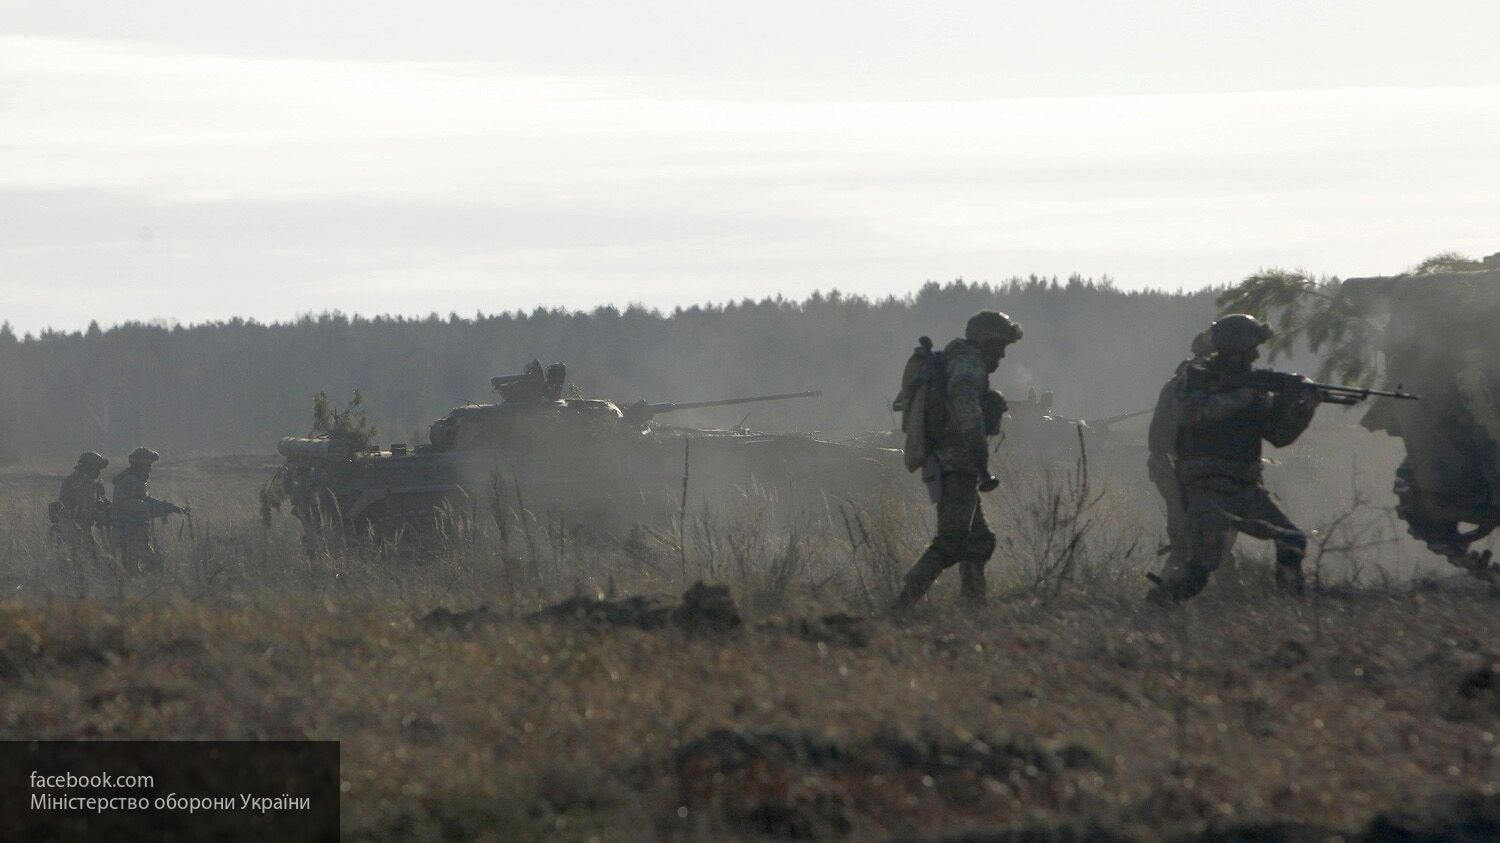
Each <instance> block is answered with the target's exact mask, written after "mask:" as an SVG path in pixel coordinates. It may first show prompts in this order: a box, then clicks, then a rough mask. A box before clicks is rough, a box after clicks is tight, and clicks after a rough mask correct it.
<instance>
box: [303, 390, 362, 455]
mask: <svg viewBox="0 0 1500 843" xmlns="http://www.w3.org/2000/svg"><path fill="white" fill-rule="evenodd" d="M364 404H365V398H364V396H363V395H361V394H360V392H359V390H357V389H356V390H354V397H353V398H350V399H349V403H348V405H347V406H345V407H344V409H343V410H339V409H337V408H335V407H334V406H333V402H332V401H331V400H330V399H329V397H328V393H326V392H322V391H319V392H318V394H317V395H314V396H313V426H312V435H314V436H327V437H328V438H330V439H339V440H342V441H344V442H347V443H349V448H350V450H353V451H363V450H364V449H366V448H368V447H370V443H371V442H373V441H375V434H376V433H377V430H376V428H375V425H373V424H370V419H369V416H368V415H367V414H366V412H365V407H364Z"/></svg>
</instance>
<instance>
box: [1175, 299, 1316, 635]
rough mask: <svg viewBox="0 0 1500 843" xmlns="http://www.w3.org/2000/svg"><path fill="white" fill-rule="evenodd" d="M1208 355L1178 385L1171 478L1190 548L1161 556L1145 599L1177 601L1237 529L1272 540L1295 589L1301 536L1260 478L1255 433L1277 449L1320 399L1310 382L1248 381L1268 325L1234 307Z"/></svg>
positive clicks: (1216, 327) (1285, 584)
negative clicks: (1280, 387) (1258, 384)
mask: <svg viewBox="0 0 1500 843" xmlns="http://www.w3.org/2000/svg"><path fill="white" fill-rule="evenodd" d="M1209 337H1210V340H1211V342H1212V344H1213V349H1214V353H1213V355H1212V356H1210V357H1209V358H1208V359H1207V360H1206V361H1204V362H1203V363H1198V364H1194V365H1191V366H1188V367H1187V369H1185V370H1184V371H1183V373H1182V376H1181V380H1180V383H1179V385H1178V389H1177V422H1178V435H1177V482H1178V484H1179V487H1180V488H1181V489H1182V498H1183V506H1184V509H1185V510H1186V516H1187V526H1186V530H1185V531H1186V534H1187V536H1188V540H1189V551H1188V554H1187V557H1186V559H1185V560H1183V559H1182V558H1181V557H1175V556H1174V557H1173V558H1171V559H1169V560H1168V564H1167V567H1166V569H1165V570H1163V571H1162V575H1161V578H1160V580H1159V582H1158V584H1157V586H1156V587H1155V588H1154V589H1152V591H1151V593H1150V595H1148V599H1149V600H1150V602H1152V603H1154V604H1156V605H1159V606H1172V605H1177V604H1179V603H1181V602H1183V601H1185V600H1187V599H1189V598H1191V597H1192V596H1193V595H1195V594H1197V593H1198V592H1199V591H1202V590H1203V586H1204V585H1206V584H1207V582H1208V577H1209V575H1210V574H1211V573H1213V570H1214V569H1215V568H1216V567H1218V564H1219V561H1220V560H1221V559H1222V558H1223V557H1224V555H1225V553H1226V552H1228V550H1229V547H1230V546H1231V545H1232V543H1233V542H1234V537H1235V533H1236V532H1239V533H1244V534H1245V535H1248V536H1253V537H1255V538H1260V539H1269V540H1271V541H1272V542H1274V543H1275V544H1276V583H1277V585H1279V586H1280V587H1281V588H1283V589H1285V590H1286V591H1288V592H1291V593H1294V594H1299V593H1301V591H1302V557H1303V555H1304V554H1305V553H1306V550H1307V535H1306V534H1305V533H1303V532H1302V531H1301V530H1299V529H1298V528H1297V525H1295V524H1293V523H1292V522H1291V519H1289V518H1287V516H1286V514H1285V513H1283V512H1282V511H1281V509H1280V507H1278V506H1277V505H1276V502H1275V501H1273V500H1272V499H1271V494H1270V492H1268V491H1267V490H1266V487H1265V486H1264V485H1263V484H1262V481H1261V441H1262V440H1265V441H1268V442H1270V443H1271V444H1273V445H1275V446H1277V447H1284V446H1286V445H1290V444H1291V443H1292V442H1294V441H1295V440H1296V439H1297V437H1298V436H1300V435H1301V434H1302V432H1303V431H1304V430H1306V429H1307V425H1308V424H1309V423H1311V421H1312V417H1313V413H1314V411H1315V410H1316V409H1317V406H1318V403H1319V401H1320V399H1319V397H1318V394H1317V393H1316V392H1315V391H1314V390H1312V389H1294V390H1290V391H1287V392H1284V393H1278V394H1277V396H1276V398H1275V399H1274V400H1273V399H1272V398H1271V396H1270V394H1269V393H1267V392H1265V391H1263V390H1261V389H1257V388H1255V387H1251V386H1247V385H1245V377H1246V376H1248V375H1249V373H1250V366H1251V364H1252V363H1253V362H1254V361H1255V360H1256V359H1257V358H1258V357H1259V356H1260V352H1259V351H1258V350H1257V349H1258V346H1260V344H1261V343H1263V342H1265V341H1266V340H1268V339H1270V337H1271V329H1270V328H1268V327H1266V326H1265V325H1264V324H1262V323H1261V322H1260V321H1259V320H1257V319H1255V318H1254V317H1251V316H1246V315H1244V314H1238V313H1236V314H1231V315H1229V316H1225V317H1224V318H1222V319H1220V320H1219V321H1217V322H1215V323H1214V324H1213V326H1212V327H1211V328H1210V329H1209Z"/></svg>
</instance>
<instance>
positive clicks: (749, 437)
mask: <svg viewBox="0 0 1500 843" xmlns="http://www.w3.org/2000/svg"><path fill="white" fill-rule="evenodd" d="M566 381H567V370H566V368H565V367H564V366H563V365H562V364H554V365H552V366H549V367H547V368H546V369H543V368H542V365H541V363H540V362H539V361H532V363H531V364H530V365H528V366H527V367H526V370H525V371H524V372H523V373H522V374H519V375H507V376H502V377H497V378H493V379H492V380H491V383H492V385H493V386H494V388H495V390H496V391H497V392H498V393H499V396H500V400H499V401H498V402H496V403H493V404H470V405H466V406H462V407H457V408H455V409H453V410H452V411H451V412H449V413H448V415H446V416H444V417H443V418H441V419H439V420H437V421H436V422H434V423H433V424H432V425H431V427H430V428H429V432H428V439H429V444H424V445H418V446H415V447H408V446H407V445H404V444H393V445H390V446H387V447H384V448H382V447H379V446H374V445H366V444H364V443H357V442H350V441H347V440H346V439H345V438H342V437H340V436H338V435H331V436H316V437H286V438H284V439H282V440H281V441H280V443H279V444H278V446H277V450H278V451H279V452H280V453H281V455H282V456H283V457H285V458H286V463H285V465H283V466H282V467H281V468H280V469H279V470H278V471H277V474H276V476H275V477H274V478H273V479H272V481H271V483H270V484H269V485H268V487H267V493H266V495H265V498H266V499H267V500H269V501H270V502H271V503H272V505H279V504H280V503H281V502H282V501H286V502H288V503H290V506H291V511H292V513H293V514H294V515H295V516H296V517H297V518H298V520H299V521H301V522H302V523H303V525H304V526H305V527H307V528H309V529H310V530H321V528H322V527H324V526H329V525H338V526H340V527H342V528H344V530H345V531H349V530H351V529H352V530H353V531H355V532H359V533H367V534H372V535H380V536H386V537H388V536H391V535H402V534H407V535H420V534H422V533H423V532H425V531H429V530H430V529H431V528H432V527H433V526H434V525H435V524H437V523H439V522H441V521H443V520H444V519H447V518H452V517H463V516H465V515H467V514H470V513H475V512H479V511H482V510H488V509H490V508H491V507H493V506H496V505H497V504H498V505H499V506H502V507H506V508H511V509H515V510H528V511H531V512H533V513H557V514H558V517H567V518H568V519H570V520H572V521H573V522H574V523H577V522H579V521H589V522H591V523H596V524H598V523H605V522H609V521H618V520H620V519H621V518H622V517H623V518H624V519H626V520H627V521H628V520H634V519H643V518H649V517H650V516H651V515H652V514H658V515H659V514H661V513H663V512H677V511H678V510H679V508H680V507H682V506H683V505H684V501H686V499H687V496H688V494H689V491H691V492H692V493H693V494H694V500H698V499H700V498H702V497H703V496H706V495H717V494H719V493H722V492H726V491H729V492H738V493H740V494H742V495H743V494H745V493H747V490H751V489H755V488H764V489H766V490H768V491H769V492H771V493H774V494H776V495H778V496H779V500H780V501H781V502H782V503H783V504H784V505H786V506H791V505H792V501H793V498H794V497H800V498H801V499H802V500H807V499H810V498H812V497H815V496H820V495H822V494H824V493H829V492H831V493H833V494H834V495H845V494H852V493H854V492H857V491H859V490H862V489H869V488H870V487H871V486H873V485H874V484H875V483H876V482H877V480H878V478H879V476H881V475H882V474H883V473H884V472H885V471H886V469H887V468H888V467H889V465H891V464H892V462H893V461H899V456H898V455H896V454H895V452H893V451H889V450H885V449H879V448H870V447H861V446H856V445H852V444H845V443H840V442H835V441H830V440H826V439H822V438H819V437H815V436H811V435H802V434H764V433H756V432H754V431H751V430H749V429H748V428H746V427H744V426H743V421H742V423H741V425H740V426H738V427H736V428H733V429H710V428H693V427H677V426H671V425H666V424H662V423H661V422H660V421H659V420H658V417H660V416H663V415H666V414H668V413H673V412H677V411H681V410H690V409H697V408H705V407H719V406H727V405H736V404H749V403H753V402H761V401H781V400H790V399H798V398H812V397H815V396H817V395H819V394H820V393H818V392H795V393H786V394H779V395H757V396H750V397H738V398H729V399H722V400H715V401H698V402H690V403H647V402H645V401H638V402H636V403H634V404H624V405H622V404H620V403H617V402H614V401H610V400H606V399H601V398H584V397H571V396H569V395H568V393H569V392H570V391H575V390H570V388H569V387H568V385H567V382H566Z"/></svg>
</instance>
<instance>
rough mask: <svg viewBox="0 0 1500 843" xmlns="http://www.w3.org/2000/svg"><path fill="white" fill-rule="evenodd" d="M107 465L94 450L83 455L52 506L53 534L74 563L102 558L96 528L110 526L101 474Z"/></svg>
mask: <svg viewBox="0 0 1500 843" xmlns="http://www.w3.org/2000/svg"><path fill="white" fill-rule="evenodd" d="M108 465H109V460H107V459H105V458H104V457H103V456H101V455H100V454H97V453H95V452H93V451H85V452H84V453H82V454H80V455H79V457H78V464H77V465H75V466H74V467H73V473H72V474H69V475H68V476H67V478H65V479H64V480H63V482H62V490H61V491H60V492H58V494H57V500H56V501H55V502H54V503H53V504H52V506H51V507H50V509H51V510H52V516H53V517H52V529H53V532H54V534H55V535H56V536H57V538H58V540H59V541H60V542H62V544H63V545H64V546H65V547H66V548H67V549H68V555H69V557H70V558H71V559H73V560H74V561H75V562H77V561H79V559H80V557H82V556H87V557H88V558H89V559H90V560H94V559H98V558H99V545H98V542H97V541H95V539H94V527H95V526H100V527H104V526H107V523H108V522H107V520H106V519H107V516H108V513H109V499H108V498H106V497H105V496H104V483H103V482H102V481H100V480H99V472H101V471H103V470H104V468H105V466H108Z"/></svg>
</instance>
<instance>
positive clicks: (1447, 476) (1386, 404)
mask: <svg viewBox="0 0 1500 843" xmlns="http://www.w3.org/2000/svg"><path fill="white" fill-rule="evenodd" d="M1340 294H1341V296H1346V297H1347V300H1348V301H1349V302H1350V303H1351V305H1352V307H1353V308H1354V310H1356V311H1357V313H1358V314H1359V316H1360V317H1362V319H1363V320H1365V324H1366V325H1369V326H1370V327H1371V328H1372V329H1373V330H1372V334H1373V338H1374V341H1375V344H1376V346H1377V347H1378V350H1379V352H1380V353H1381V356H1382V358H1383V360H1384V366H1385V376H1386V378H1387V380H1388V381H1389V383H1390V384H1392V385H1396V384H1399V385H1401V386H1403V387H1404V388H1406V389H1408V390H1410V391H1412V392H1415V393H1418V394H1420V395H1421V396H1422V400H1421V401H1382V402H1377V403H1375V404H1374V405H1373V406H1371V408H1370V410H1369V411H1368V412H1367V413H1366V415H1365V416H1364V418H1363V420H1362V422H1361V424H1362V425H1363V426H1364V427H1366V428H1368V429H1370V430H1376V431H1385V432H1386V433H1387V434H1389V435H1391V436H1396V437H1400V439H1401V440H1402V443H1403V444H1404V445H1405V448H1406V457H1405V460H1404V461H1403V462H1402V464H1401V466H1400V468H1399V469H1397V472H1396V483H1395V492H1396V496H1397V499H1398V507H1397V513H1398V514H1399V515H1400V517H1401V518H1402V520H1404V521H1405V522H1406V525H1407V528H1408V530H1409V531H1410V532H1411V534H1412V536H1414V537H1415V538H1417V539H1418V540H1420V541H1422V542H1425V543H1426V544H1427V546H1428V548H1430V549H1431V550H1432V551H1433V552H1435V553H1438V554H1441V555H1443V556H1445V557H1447V558H1448V560H1449V561H1450V562H1453V563H1454V564H1455V565H1458V566H1460V567H1462V568H1465V569H1467V570H1469V571H1471V572H1473V573H1475V574H1476V575H1479V576H1483V577H1485V578H1489V579H1491V580H1495V579H1497V577H1496V570H1495V567H1494V565H1493V564H1492V563H1491V559H1490V552H1489V551H1485V552H1483V553H1479V552H1476V551H1474V550H1472V549H1471V548H1472V546H1473V544H1474V543H1475V542H1477V541H1479V540H1481V539H1483V538H1484V537H1486V536H1488V535H1489V534H1490V533H1491V532H1493V531H1494V530H1495V528H1496V527H1497V526H1500V363H1497V360H1500V334H1497V333H1496V330H1495V325H1496V323H1497V321H1500V254H1497V255H1491V256H1490V257H1488V258H1485V259H1484V261H1482V262H1481V268H1479V269H1476V270H1474V271H1464V272H1441V273H1434V274H1423V275H1398V276H1393V277H1384V278H1351V279H1349V280H1347V281H1345V282H1344V284H1343V287H1342V290H1341V291H1340Z"/></svg>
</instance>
